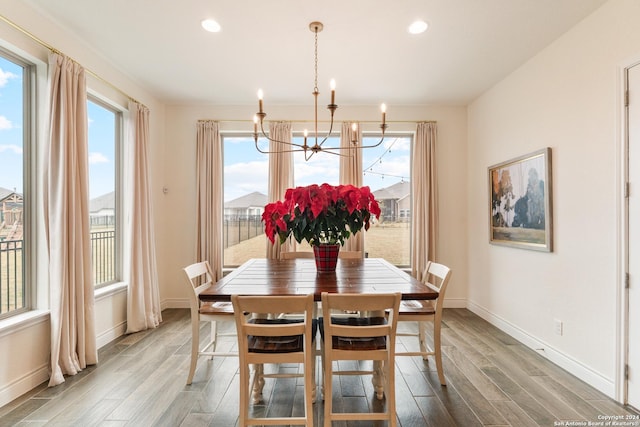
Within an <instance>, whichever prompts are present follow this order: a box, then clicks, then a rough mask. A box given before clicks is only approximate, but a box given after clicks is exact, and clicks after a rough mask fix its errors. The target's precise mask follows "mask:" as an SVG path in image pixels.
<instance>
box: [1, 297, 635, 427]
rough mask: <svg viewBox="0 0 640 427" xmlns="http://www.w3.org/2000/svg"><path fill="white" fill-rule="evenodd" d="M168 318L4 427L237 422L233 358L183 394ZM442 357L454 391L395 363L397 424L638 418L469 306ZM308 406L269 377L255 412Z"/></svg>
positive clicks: (340, 400)
mask: <svg viewBox="0 0 640 427" xmlns="http://www.w3.org/2000/svg"><path fill="white" fill-rule="evenodd" d="M163 318H164V322H163V323H162V325H161V326H160V327H159V328H157V329H155V330H152V331H145V332H140V333H136V334H132V335H129V336H124V337H121V338H119V339H117V340H115V341H114V342H112V343H110V344H109V345H107V346H105V347H103V348H102V349H101V350H100V355H99V357H100V363H99V364H98V365H97V366H92V367H89V368H88V369H86V370H84V371H83V372H82V373H80V374H78V375H76V376H74V377H68V378H67V381H66V382H65V383H64V384H62V385H60V386H58V387H54V388H47V386H46V384H42V385H41V386H39V387H38V388H37V389H35V390H33V391H31V392H30V393H28V394H27V395H25V396H22V397H20V398H18V399H16V400H15V401H14V402H11V403H10V404H8V405H5V406H4V407H2V408H0V425H1V426H13V425H17V426H83V427H84V426H136V427H139V426H195V427H198V426H220V427H227V426H235V425H237V420H238V416H237V414H238V372H237V367H238V361H237V358H233V357H221V358H216V359H214V360H213V361H210V360H208V359H207V358H200V360H199V363H198V369H197V371H196V376H195V378H194V383H193V384H192V385H191V386H186V385H185V381H186V377H187V372H188V367H189V347H190V337H191V334H190V329H189V324H190V323H189V311H188V310H186V309H170V310H165V311H164V312H163ZM401 327H402V328H407V327H409V328H412V327H414V325H413V324H403V325H402V326H399V328H401ZM202 328H203V334H206V335H203V336H208V325H207V324H206V323H203V324H202ZM414 343H415V339H414V338H409V337H406V338H405V337H402V338H399V345H402V346H405V347H407V348H415V344H414ZM235 344H236V343H235V339H234V338H223V339H222V341H221V345H224V346H227V347H229V348H230V347H232V346H234V345H235ZM443 352H444V368H445V376H446V378H447V381H448V385H447V386H446V387H441V386H440V384H439V382H438V377H437V374H436V373H435V362H434V361H433V360H430V361H429V362H428V363H425V362H423V361H422V359H421V358H419V357H399V358H398V359H397V360H396V369H397V371H396V372H397V376H396V388H397V391H396V394H397V417H398V425H399V426H402V427H413V426H415V427H417V426H420V427H423V426H433V427H446V426H463V427H473V426H514V427H521V426H525V427H526V426H545V427H546V426H558V425H567V423H564V424H563V423H561V421H585V424H584V425H588V424H587V423H588V422H598V421H601V419H600V417H601V416H613V415H620V416H626V415H631V416H635V415H636V414H634V413H633V412H631V411H630V410H628V409H626V408H624V407H622V406H621V405H619V404H617V403H615V402H614V401H612V400H611V399H609V398H608V397H606V396H605V395H603V394H602V393H600V392H598V391H596V390H594V389H593V388H591V387H589V386H588V385H586V384H585V383H584V382H582V381H580V380H578V379H577V378H575V377H573V376H572V375H570V374H568V373H567V372H565V371H563V370H562V369H560V368H558V367H557V366H555V365H553V364H552V363H550V362H548V361H547V360H545V359H544V358H542V357H541V356H539V355H538V354H536V353H535V352H534V351H531V350H529V349H528V348H526V347H525V346H524V345H522V344H520V343H519V342H517V341H516V340H514V339H513V338H511V337H510V336H508V335H506V334H504V333H503V332H501V331H500V330H498V329H496V328H495V327H493V326H491V325H490V324H488V323H487V322H485V321H484V320H482V319H481V318H479V317H478V316H476V315H475V314H473V313H471V312H470V311H468V310H465V309H445V315H444V325H443ZM318 365H319V363H318ZM280 369H296V368H295V366H284V367H280ZM318 372H319V371H318ZM336 381H339V382H336V383H335V385H334V387H335V388H336V393H338V392H339V393H340V395H339V396H334V402H335V407H336V408H340V407H342V408H345V409H346V408H349V410H352V409H353V408H360V409H356V410H365V411H366V410H369V409H370V408H372V409H373V410H380V405H382V404H383V403H381V402H379V401H377V400H376V399H375V397H373V387H372V386H371V382H370V380H369V378H365V379H362V380H360V379H358V378H353V377H342V378H340V380H336ZM301 399H302V387H301V383H300V381H299V380H296V379H279V380H267V383H266V385H265V389H264V401H265V403H264V404H259V405H254V406H253V407H252V410H253V411H256V412H259V413H267V414H277V413H283V412H284V413H296V414H297V413H299V411H300V408H301ZM322 409H323V404H322V402H318V403H316V404H315V405H314V410H315V422H316V424H315V425H317V426H319V425H322ZM334 425H342V426H345V425H347V426H375V425H384V423H379V424H377V423H374V422H354V423H348V424H344V423H343V424H340V423H334ZM573 425H582V424H573ZM628 425H636V426H638V425H640V422H638V423H636V424H628Z"/></svg>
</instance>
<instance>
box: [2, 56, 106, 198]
mask: <svg viewBox="0 0 640 427" xmlns="http://www.w3.org/2000/svg"><path fill="white" fill-rule="evenodd" d="M22 74H23V70H22V67H21V66H19V65H17V64H15V63H13V62H11V61H9V60H7V59H5V58H3V57H2V56H0V187H3V188H6V189H9V190H14V189H15V191H17V192H18V193H23V192H24V188H23V163H24V147H23V136H22V135H23V128H24V126H23V117H22V110H23V99H22V84H23V77H22ZM87 114H88V122H89V159H88V160H89V191H90V198H94V197H97V196H100V195H103V194H105V193H108V192H110V191H113V190H114V188H115V184H114V180H115V163H114V161H115V150H114V138H115V115H114V113H113V112H112V111H110V110H108V109H106V108H103V107H101V106H99V105H97V104H94V103H92V102H89V103H88V105H87Z"/></svg>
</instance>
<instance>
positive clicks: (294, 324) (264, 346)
mask: <svg viewBox="0 0 640 427" xmlns="http://www.w3.org/2000/svg"><path fill="white" fill-rule="evenodd" d="M231 302H232V304H233V308H234V310H235V312H236V315H235V319H236V329H237V330H238V351H239V355H240V386H239V388H240V417H239V425H240V426H243V427H244V426H247V425H256V424H260V425H274V424H287V425H305V426H310V427H312V426H313V395H314V393H313V391H314V389H315V381H314V373H315V363H314V360H315V358H314V357H313V353H314V351H313V346H314V339H313V338H314V336H315V334H316V332H317V325H316V321H315V320H314V319H313V306H314V304H313V294H309V295H296V296H293V295H291V296H241V295H232V296H231ZM274 311H275V312H281V313H296V314H298V315H299V316H300V317H299V318H296V319H270V318H267V317H266V316H265V315H266V314H268V313H272V312H274ZM242 313H245V314H249V315H248V316H246V315H243V314H242ZM272 363H276V364H280V363H296V364H301V365H302V371H303V373H302V374H300V373H297V372H296V373H282V372H278V373H274V374H266V373H264V370H263V366H264V364H272ZM251 365H253V366H254V375H253V376H252V378H251V381H249V380H250V377H251V375H250V372H249V366H251ZM289 377H302V378H303V379H304V393H303V394H304V411H303V413H304V415H303V416H293V415H290V416H273V417H266V416H263V417H252V416H251V414H250V412H249V406H250V405H249V400H250V394H251V393H254V392H255V390H256V386H257V384H256V383H257V382H259V381H263V379H264V378H289ZM260 387H261V385H260ZM294 411H296V409H295V408H294Z"/></svg>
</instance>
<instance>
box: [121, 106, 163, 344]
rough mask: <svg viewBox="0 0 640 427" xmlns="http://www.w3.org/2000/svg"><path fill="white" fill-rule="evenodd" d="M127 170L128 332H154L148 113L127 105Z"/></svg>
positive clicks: (158, 317)
mask: <svg viewBox="0 0 640 427" xmlns="http://www.w3.org/2000/svg"><path fill="white" fill-rule="evenodd" d="M129 118H130V120H129V121H130V124H131V126H130V128H129V132H130V134H129V135H130V137H129V141H128V148H129V153H128V154H129V156H128V157H129V159H128V160H129V161H128V163H127V164H128V165H130V170H128V171H125V175H126V176H127V177H129V178H130V179H128V182H129V185H130V187H129V188H128V191H125V194H128V195H129V196H130V199H129V203H127V205H128V206H129V207H130V212H129V215H128V217H129V229H128V234H125V236H126V237H125V242H126V244H127V245H130V247H129V250H128V251H127V253H128V255H129V262H128V263H126V264H127V265H128V277H126V279H125V280H126V281H127V283H128V284H129V286H128V288H127V332H126V333H132V332H138V331H142V330H145V329H149V328H155V327H156V326H158V325H159V324H160V322H162V314H161V308H160V292H159V289H158V270H157V266H156V253H155V235H154V231H153V209H152V204H151V184H150V171H149V109H148V108H147V107H145V106H144V105H141V104H139V103H137V102H134V101H129Z"/></svg>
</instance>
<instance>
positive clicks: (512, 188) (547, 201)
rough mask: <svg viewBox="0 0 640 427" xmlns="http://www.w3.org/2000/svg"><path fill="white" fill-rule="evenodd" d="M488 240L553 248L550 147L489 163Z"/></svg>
mask: <svg viewBox="0 0 640 427" xmlns="http://www.w3.org/2000/svg"><path fill="white" fill-rule="evenodd" d="M488 175H489V243H491V244H494V245H504V246H511V247H515V248H521V249H530V250H536V251H545V252H552V251H553V241H552V240H553V233H552V231H553V227H552V206H551V203H552V194H551V189H552V185H551V148H550V147H546V148H543V149H541V150H537V151H534V152H532V153H529V154H525V155H523V156H520V157H516V158H514V159H511V160H507V161H505V162H502V163H498V164H495V165H493V166H489V168H488Z"/></svg>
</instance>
